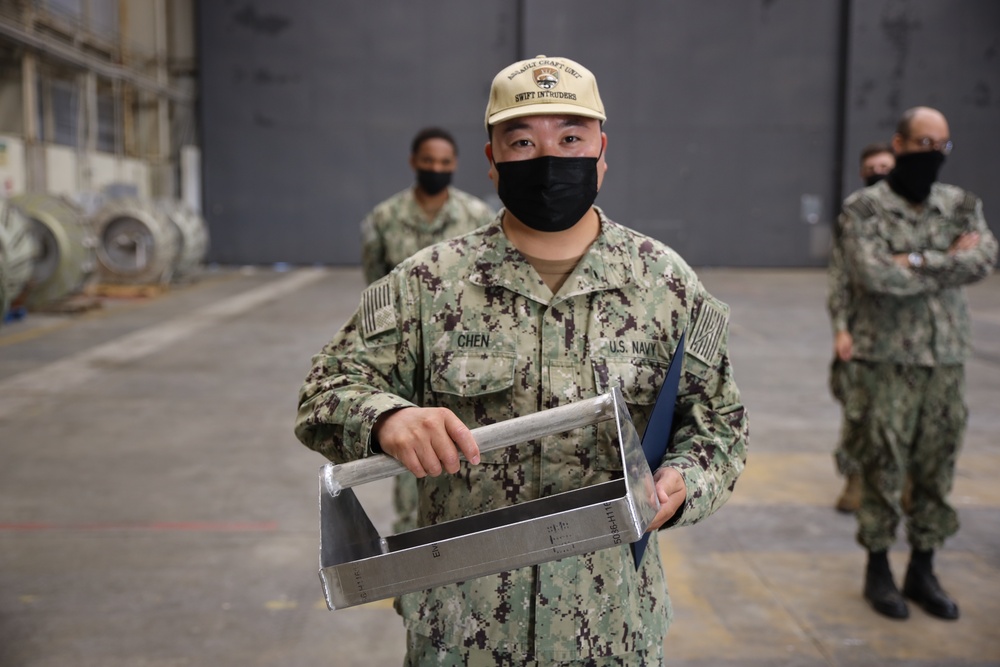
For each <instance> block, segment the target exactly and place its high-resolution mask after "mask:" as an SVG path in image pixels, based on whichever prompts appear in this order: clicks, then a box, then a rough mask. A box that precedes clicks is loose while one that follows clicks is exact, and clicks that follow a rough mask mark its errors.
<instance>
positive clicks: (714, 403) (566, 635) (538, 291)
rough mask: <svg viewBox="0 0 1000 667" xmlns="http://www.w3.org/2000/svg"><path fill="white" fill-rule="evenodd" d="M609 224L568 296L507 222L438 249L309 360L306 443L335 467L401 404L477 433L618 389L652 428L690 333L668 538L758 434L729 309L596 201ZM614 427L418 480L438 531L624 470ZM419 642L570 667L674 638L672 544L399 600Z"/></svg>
mask: <svg viewBox="0 0 1000 667" xmlns="http://www.w3.org/2000/svg"><path fill="white" fill-rule="evenodd" d="M597 210H598V213H599V214H600V216H601V232H600V234H599V236H598V238H597V239H596V240H595V241H594V243H593V244H592V246H591V248H590V249H589V250H588V252H587V253H586V254H585V255H584V257H583V258H582V259H581V260H580V263H579V264H578V265H577V267H576V268H575V270H574V272H573V273H572V275H571V276H570V277H569V278H568V279H567V281H566V282H565V283H564V284H563V285H562V287H561V288H560V290H559V292H558V293H557V294H555V295H554V296H553V294H552V293H551V292H550V291H549V289H548V287H546V285H545V283H544V282H543V281H542V279H541V278H540V277H539V276H538V274H537V273H536V272H535V271H534V269H533V268H532V267H531V265H530V264H528V262H527V261H526V260H525V258H524V257H523V256H522V255H521V253H520V252H518V251H517V250H516V249H515V248H514V247H513V246H512V245H511V244H510V242H509V241H508V240H507V238H506V236H505V235H504V233H503V231H502V228H501V225H500V223H499V220H500V218H499V217H498V219H497V221H496V222H495V223H494V224H492V225H490V226H488V227H484V228H482V229H479V230H477V231H475V232H473V233H471V234H468V235H466V236H463V237H460V238H458V239H453V240H450V241H447V242H445V243H440V244H437V245H434V246H432V247H430V248H427V249H425V250H423V251H421V252H419V253H417V254H416V255H414V256H413V257H411V258H409V259H407V260H406V261H404V262H402V263H401V264H400V265H399V266H398V267H397V268H396V270H394V271H393V272H392V273H391V274H390V275H389V276H388V277H386V278H384V279H383V280H380V281H378V282H376V283H375V284H373V285H371V286H370V287H369V288H368V289H367V290H366V291H365V292H364V294H363V296H362V303H361V306H360V308H359V309H358V311H357V312H356V313H355V315H354V316H353V317H352V318H351V319H350V320H349V321H348V322H347V324H346V325H345V326H344V327H343V329H341V330H340V332H339V333H338V334H337V335H336V337H335V338H334V339H333V340H332V341H331V342H330V343H329V344H328V345H327V346H326V347H325V348H324V349H323V350H322V352H320V353H319V354H318V355H316V356H315V357H314V358H313V368H312V371H311V372H310V374H309V376H308V377H307V379H306V381H305V384H304V386H303V387H302V389H301V392H300V396H299V412H298V420H297V422H296V428H295V431H296V435H297V436H298V437H299V439H300V440H301V441H302V442H304V443H305V444H306V445H308V446H309V447H311V448H313V449H315V450H317V451H319V452H321V453H322V454H324V455H325V456H326V457H327V458H329V459H330V460H332V461H335V462H344V461H348V460H352V459H358V458H361V457H364V456H368V455H370V454H371V453H373V451H375V450H374V447H373V443H372V438H371V428H372V425H373V424H374V423H375V421H376V419H378V417H379V416H380V415H381V414H383V413H385V412H386V411H388V410H392V409H395V408H401V407H407V406H413V405H420V406H443V407H447V408H450V409H451V410H452V411H454V412H455V413H456V414H457V415H458V416H459V417H460V418H461V419H462V420H463V421H464V423H465V424H467V425H468V426H470V427H473V428H474V427H476V426H482V425H486V424H491V423H494V422H498V421H502V420H507V419H511V418H514V417H517V416H521V415H527V414H532V413H535V412H538V411H540V410H545V409H548V408H553V407H556V406H558V405H563V404H567V403H571V402H574V401H579V400H582V399H586V398H591V397H593V396H596V395H600V394H602V393H606V392H607V391H609V390H610V388H611V387H612V386H615V385H617V386H619V387H620V388H621V390H622V393H623V395H624V397H625V399H626V401H627V402H628V404H629V409H630V412H631V414H632V416H633V420H634V422H635V425H636V429H637V430H638V432H639V433H640V434H641V433H642V432H643V430H644V429H645V426H646V423H647V421H648V419H649V413H650V412H651V410H652V407H653V403H654V402H655V400H656V396H657V391H658V389H659V388H660V385H661V384H662V381H663V378H664V376H665V373H666V369H667V366H668V364H669V363H670V360H671V357H672V355H673V354H674V350H675V349H676V345H677V342H678V338H679V336H680V335H681V333H682V332H684V331H687V342H686V353H685V357H684V367H683V371H684V372H683V374H682V377H681V385H680V390H679V395H678V399H677V403H676V406H675V414H674V431H673V437H672V441H671V443H670V446H669V448H668V453H667V455H666V457H665V458H664V461H663V465H665V466H673V467H675V468H677V469H678V470H679V471H680V473H681V474H682V476H683V477H684V480H685V483H686V486H687V496H686V502H685V504H684V505H683V506H682V510H680V511H679V512H678V514H677V515H675V517H674V519H672V520H671V522H670V525H671V526H682V525H689V524H693V523H696V522H698V521H700V520H702V519H704V518H705V517H707V516H708V515H710V514H712V513H713V512H715V511H716V510H718V509H719V508H720V507H721V506H722V505H723V503H725V502H726V500H727V499H728V498H729V497H730V494H731V493H732V491H733V487H734V485H735V483H736V479H737V477H738V476H739V474H740V473H741V471H742V470H743V467H744V464H745V460H746V452H747V444H748V425H747V415H746V411H745V409H744V407H743V405H742V403H741V400H740V393H739V390H738V389H737V387H736V384H735V382H734V380H733V373H732V368H731V366H730V360H729V353H728V319H729V308H728V306H726V305H725V304H724V303H722V302H720V301H718V300H716V299H715V298H713V297H712V296H711V295H710V294H709V293H708V292H707V291H706V290H705V288H704V286H703V285H702V284H701V282H700V281H699V280H698V278H697V276H696V275H695V273H694V272H693V271H692V270H691V268H690V267H688V265H687V264H686V263H685V262H684V261H683V260H682V259H681V258H680V257H679V256H678V255H677V254H676V253H674V252H673V251H672V250H670V249H669V248H667V247H666V246H664V245H663V244H661V243H659V242H657V241H655V240H653V239H650V238H648V237H645V236H642V235H640V234H638V233H636V232H634V231H632V230H629V229H627V228H625V227H622V226H620V225H617V224H615V223H613V222H611V221H609V220H608V219H607V218H605V217H604V214H603V213H602V212H601V211H600V209H597ZM620 474H621V462H620V458H619V455H618V452H617V446H616V439H615V437H614V427H613V426H612V425H611V424H610V422H603V423H600V424H597V425H594V426H590V427H587V428H582V429H576V430H573V431H569V432H566V433H562V434H559V435H556V436H551V437H546V438H542V439H540V440H536V441H532V442H530V443H526V444H523V445H517V446H512V447H508V448H506V449H503V450H498V451H493V452H487V453H485V454H483V455H482V462H481V463H480V464H479V465H475V466H470V465H468V464H466V463H463V464H462V468H461V470H460V472H459V473H457V474H455V475H448V474H443V475H441V476H439V477H436V478H423V479H421V480H419V483H420V484H419V486H420V490H421V496H420V522H421V524H423V525H427V524H432V523H436V522H440V521H444V520H449V519H456V518H459V517H463V516H468V515H473V514H478V513H481V512H484V511H488V510H492V509H495V508H498V507H502V506H507V505H510V504H513V503H520V502H525V501H529V500H534V499H537V498H540V497H544V496H549V495H552V494H556V493H560V492H563V491H568V490H572V489H577V488H580V487H582V486H585V485H590V484H595V483H600V482H605V481H608V480H610V479H613V478H615V477H616V476H620ZM397 608H399V609H400V610H401V612H402V614H403V616H404V619H405V623H406V625H407V627H408V628H409V630H411V631H413V632H416V633H418V634H421V635H424V636H427V637H432V638H435V639H436V640H439V641H443V642H445V643H447V644H451V645H455V646H467V647H473V646H475V647H478V648H489V649H492V650H498V651H503V652H506V653H512V654H515V655H518V654H521V655H533V656H535V658H536V659H548V660H573V659H580V658H584V657H588V656H607V655H615V654H620V653H628V652H632V651H635V650H640V649H646V648H648V647H651V646H654V645H656V644H657V643H662V642H663V639H664V635H665V633H666V630H667V627H668V625H669V623H670V619H671V616H672V612H671V608H670V603H669V598H668V596H667V591H666V583H665V579H664V573H663V569H662V562H661V558H660V553H659V549H658V547H657V544H656V540H655V539H653V540H651V541H650V544H649V548H648V550H647V552H646V555H645V558H644V560H643V563H642V566H641V567H640V569H639V570H638V571H636V568H635V567H634V566H633V563H632V556H631V553H630V550H629V547H628V545H623V546H621V547H614V548H610V549H604V550H601V551H597V552H595V553H591V554H586V555H583V556H578V557H570V558H565V559H562V560H558V561H553V562H549V563H544V564H542V565H538V566H535V567H526V568H521V569H517V570H514V571H509V572H503V573H501V574H497V575H492V576H486V577H481V578H478V579H474V580H470V581H465V582H461V583H457V584H453V585H448V586H442V587H439V588H435V589H431V590H427V591H422V592H419V593H412V594H408V595H405V596H403V597H402V598H401V599H400V600H399V601H398V607H397Z"/></svg>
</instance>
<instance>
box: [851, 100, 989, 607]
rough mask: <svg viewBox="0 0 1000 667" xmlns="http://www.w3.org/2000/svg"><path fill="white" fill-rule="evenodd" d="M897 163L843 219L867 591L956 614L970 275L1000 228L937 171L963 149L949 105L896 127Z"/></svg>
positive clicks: (909, 116) (914, 114)
mask: <svg viewBox="0 0 1000 667" xmlns="http://www.w3.org/2000/svg"><path fill="white" fill-rule="evenodd" d="M892 146H893V150H894V152H895V153H896V166H895V168H893V170H892V171H891V172H889V175H888V176H887V177H886V179H885V180H883V181H881V182H880V183H877V184H876V185H874V186H873V187H870V188H865V189H864V190H861V191H859V192H856V193H855V194H853V195H851V196H850V197H848V198H847V199H846V200H845V203H844V207H843V210H842V212H841V215H840V218H839V220H838V224H839V225H840V226H841V232H840V233H841V234H842V235H843V246H844V261H845V263H846V264H847V266H848V270H849V271H850V274H851V281H852V292H851V295H852V299H853V303H854V308H853V310H854V320H853V328H852V332H851V333H852V335H853V344H852V359H853V362H852V364H853V365H854V366H855V373H856V375H855V380H856V381H855V387H854V389H852V392H853V393H855V395H856V400H858V404H859V405H860V406H862V410H861V414H860V417H859V418H860V433H861V438H859V441H858V442H857V443H856V449H855V451H853V452H850V454H851V455H852V456H854V458H855V459H856V460H857V461H858V463H859V464H860V465H861V471H862V495H861V507H860V508H859V509H858V512H857V514H856V516H857V521H858V532H857V539H858V542H859V543H860V544H861V546H863V547H864V548H865V549H866V550H867V552H868V564H867V568H866V572H865V585H864V596H865V599H867V600H868V602H869V603H870V604H871V605H872V607H873V608H874V609H875V611H876V612H878V613H880V614H883V615H885V616H888V617H890V618H896V619H903V618H907V617H908V616H909V608H908V605H907V603H906V600H905V599H904V596H905V598H909V599H910V600H912V601H914V602H916V603H917V604H918V605H920V606H921V607H922V608H923V609H924V610H925V611H927V612H928V613H930V614H932V615H934V616H937V617H939V618H944V619H951V620H953V619H957V618H958V616H959V609H958V605H957V603H956V602H955V601H954V600H952V599H951V598H950V597H949V596H948V594H947V593H946V592H945V591H944V589H943V588H942V587H941V585H940V583H939V581H938V579H937V576H936V575H935V573H934V569H933V556H934V553H935V551H936V550H937V549H939V548H940V547H941V546H942V545H943V544H944V541H945V540H946V539H947V538H948V537H950V536H952V535H954V534H955V533H956V532H957V531H958V527H959V523H958V514H957V512H956V511H955V508H954V507H952V505H951V504H950V503H949V501H948V496H949V495H950V493H951V488H952V481H953V479H954V474H955V462H956V459H957V457H958V452H959V449H960V447H961V444H962V437H963V435H964V432H965V424H966V421H967V417H968V413H967V408H966V405H965V400H964V397H963V393H964V384H965V367H964V364H965V361H966V359H968V357H969V353H970V350H971V343H970V333H971V332H970V326H969V307H968V303H967V302H966V297H965V291H964V289H963V288H964V286H965V285H968V284H970V283H974V282H976V281H979V280H982V279H983V278H985V277H986V276H987V275H989V274H990V273H991V272H992V270H993V267H994V264H995V263H996V259H997V240H996V238H995V237H994V236H993V234H992V232H990V229H989V227H987V225H986V220H985V218H984V217H983V205H982V202H981V201H980V200H979V198H978V197H976V196H975V195H973V194H972V193H970V192H967V191H965V190H963V189H961V188H959V187H956V186H954V185H945V184H943V183H939V182H938V181H937V177H938V171H939V169H940V167H941V165H942V164H943V163H944V161H945V158H946V156H947V155H948V154H949V153H950V152H951V149H952V142H951V136H950V132H949V128H948V122H947V120H946V119H945V117H944V115H943V114H942V113H941V112H940V111H937V110H936V109H931V108H929V107H915V108H912V109H909V110H908V111H906V112H905V113H904V114H903V116H902V118H901V119H900V121H899V124H898V126H897V128H896V133H895V134H894V135H893V138H892ZM907 474H909V476H910V480H911V493H910V508H909V511H908V512H905V522H906V536H907V540H908V542H909V544H910V547H911V554H910V561H909V566H908V568H907V571H906V576H905V578H904V584H903V590H902V593H900V591H899V589H898V588H897V587H896V583H895V581H894V580H893V577H892V572H891V570H890V568H889V561H888V556H887V552H888V549H889V548H890V547H891V546H892V545H893V543H894V542H895V539H896V529H897V527H898V525H899V523H900V520H901V519H902V518H903V516H904V512H903V510H902V507H901V496H902V490H903V484H904V479H905V477H906V475H907Z"/></svg>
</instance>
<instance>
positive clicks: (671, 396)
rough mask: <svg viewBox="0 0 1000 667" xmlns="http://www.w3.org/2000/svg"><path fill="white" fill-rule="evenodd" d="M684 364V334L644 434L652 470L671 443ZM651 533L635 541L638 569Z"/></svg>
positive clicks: (645, 452) (643, 441)
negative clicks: (675, 405) (675, 408)
mask: <svg viewBox="0 0 1000 667" xmlns="http://www.w3.org/2000/svg"><path fill="white" fill-rule="evenodd" d="M683 365H684V334H683V333H682V334H681V338H680V340H679V341H677V349H676V350H675V351H674V356H673V357H672V358H671V359H670V365H669V366H668V367H667V376H666V377H665V378H663V384H662V385H660V391H659V393H658V394H657V395H656V404H655V405H653V412H652V413H651V414H650V415H649V423H648V424H647V425H646V430H645V432H644V433H643V434H642V453H643V454H645V455H646V463H647V464H649V469H650V470H651V471H653V472H656V470H657V468H659V467H660V464H661V463H662V462H663V456H664V455H665V454H666V453H667V447H668V446H669V445H670V434H671V431H672V428H673V422H674V404H675V403H676V402H677V389H678V387H679V386H680V381H681V367H682V366H683ZM650 535H652V533H645V534H643V536H642V537H640V538H639V540H638V541H637V542H633V543H632V559H633V561H634V562H635V567H636V569H639V565H641V564H642V556H643V554H645V553H646V543H647V542H649V536H650Z"/></svg>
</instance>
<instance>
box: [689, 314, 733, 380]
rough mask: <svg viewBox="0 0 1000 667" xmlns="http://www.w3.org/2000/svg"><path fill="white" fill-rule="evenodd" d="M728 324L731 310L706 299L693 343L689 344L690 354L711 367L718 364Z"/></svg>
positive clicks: (693, 333) (692, 338) (695, 325)
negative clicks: (720, 345) (718, 355)
mask: <svg viewBox="0 0 1000 667" xmlns="http://www.w3.org/2000/svg"><path fill="white" fill-rule="evenodd" d="M728 324H729V308H728V307H727V306H726V305H725V304H723V303H721V302H718V301H715V300H713V299H711V298H706V299H705V301H704V302H703V303H702V305H701V312H699V313H698V319H697V321H695V323H694V331H692V333H691V342H690V343H689V344H688V349H687V351H688V353H689V354H690V355H691V356H693V357H694V358H695V359H699V360H700V361H703V362H705V363H706V364H708V365H709V366H714V365H715V364H717V363H718V359H716V356H717V354H718V352H719V343H721V342H722V335H723V334H724V333H725V331H726V327H727V326H728Z"/></svg>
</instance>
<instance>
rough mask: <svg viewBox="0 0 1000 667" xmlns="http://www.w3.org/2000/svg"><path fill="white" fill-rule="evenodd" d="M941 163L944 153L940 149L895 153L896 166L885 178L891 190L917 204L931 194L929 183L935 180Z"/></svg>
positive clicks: (931, 183)
mask: <svg viewBox="0 0 1000 667" xmlns="http://www.w3.org/2000/svg"><path fill="white" fill-rule="evenodd" d="M942 164H944V153H942V152H941V151H924V152H922V153H905V154H903V155H897V156H896V167H895V168H894V169H893V170H892V171H890V172H889V175H888V176H886V180H887V181H888V182H889V187H890V188H892V191H893V192H895V193H896V194H898V195H899V196H900V197H904V198H905V199H906V200H907V201H910V202H912V203H914V204H919V203H920V202H922V201H924V200H925V199H927V197H928V196H929V195H930V194H931V185H933V184H934V181H936V180H937V177H938V170H940V169H941V165H942Z"/></svg>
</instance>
